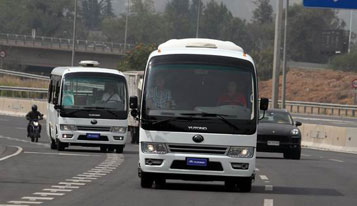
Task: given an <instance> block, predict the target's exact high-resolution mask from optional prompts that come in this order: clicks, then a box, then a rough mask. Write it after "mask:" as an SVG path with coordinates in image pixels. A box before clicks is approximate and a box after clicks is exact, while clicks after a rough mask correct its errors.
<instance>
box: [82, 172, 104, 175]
mask: <svg viewBox="0 0 357 206" xmlns="http://www.w3.org/2000/svg"><path fill="white" fill-rule="evenodd" d="M83 174H84V175H88V176H98V175H99V176H105V175H107V174H106V173H99V172H85V173H83Z"/></svg>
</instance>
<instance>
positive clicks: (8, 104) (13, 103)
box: [0, 97, 47, 116]
mask: <svg viewBox="0 0 357 206" xmlns="http://www.w3.org/2000/svg"><path fill="white" fill-rule="evenodd" d="M34 104H36V105H37V107H38V111H40V112H41V113H42V114H44V115H45V116H46V115H47V102H46V101H41V100H33V99H32V100H28V99H20V98H8V97H0V114H3V115H12V116H25V115H26V114H27V113H28V112H29V111H31V106H32V105H34Z"/></svg>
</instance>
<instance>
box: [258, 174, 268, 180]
mask: <svg viewBox="0 0 357 206" xmlns="http://www.w3.org/2000/svg"><path fill="white" fill-rule="evenodd" d="M259 177H260V179H262V180H269V179H268V177H267V176H265V175H259Z"/></svg>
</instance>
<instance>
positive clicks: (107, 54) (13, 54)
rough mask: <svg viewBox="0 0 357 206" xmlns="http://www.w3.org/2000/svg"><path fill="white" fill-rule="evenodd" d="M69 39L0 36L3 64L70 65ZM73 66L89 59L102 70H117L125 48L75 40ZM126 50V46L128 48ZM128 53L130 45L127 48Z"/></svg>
mask: <svg viewBox="0 0 357 206" xmlns="http://www.w3.org/2000/svg"><path fill="white" fill-rule="evenodd" d="M72 43H73V41H72V39H63V38H54V37H45V36H36V37H35V38H33V37H32V36H27V35H18V34H5V33H0V51H4V52H5V53H6V57H4V58H3V63H5V64H17V65H22V66H36V67H56V66H67V65H70V64H71V55H72ZM75 44H76V55H75V62H79V61H80V60H84V59H90V60H96V61H99V62H100V63H101V66H102V67H107V68H116V67H117V64H118V62H119V60H120V59H121V58H122V57H123V55H124V52H125V51H124V44H118V43H113V42H96V41H87V40H76V41H75ZM127 46H128V45H127ZM127 48H128V49H130V45H129V46H128V47H127Z"/></svg>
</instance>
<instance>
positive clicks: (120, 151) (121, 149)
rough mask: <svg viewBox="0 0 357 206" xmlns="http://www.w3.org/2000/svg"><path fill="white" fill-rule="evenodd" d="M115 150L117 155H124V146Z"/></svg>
mask: <svg viewBox="0 0 357 206" xmlns="http://www.w3.org/2000/svg"><path fill="white" fill-rule="evenodd" d="M115 150H116V152H117V153H123V151H124V146H123V145H120V146H117V147H116V149H115Z"/></svg>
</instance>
